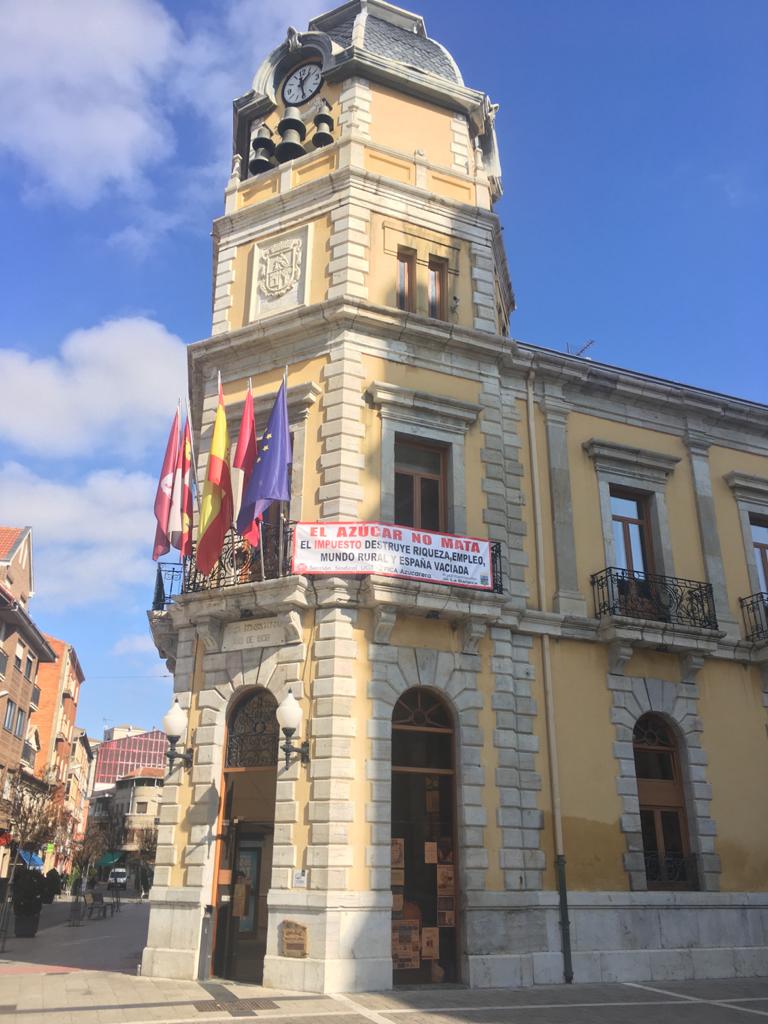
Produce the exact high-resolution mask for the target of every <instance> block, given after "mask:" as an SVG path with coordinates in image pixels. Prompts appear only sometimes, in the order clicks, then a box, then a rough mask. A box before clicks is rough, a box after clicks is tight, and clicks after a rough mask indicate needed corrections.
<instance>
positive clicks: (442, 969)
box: [392, 687, 458, 984]
mask: <svg viewBox="0 0 768 1024" xmlns="http://www.w3.org/2000/svg"><path fill="white" fill-rule="evenodd" d="M455 807H456V785H455V777H454V746H453V722H452V718H451V713H450V711H449V710H448V707H447V706H446V704H445V702H444V701H443V699H442V698H441V697H440V696H439V695H438V694H436V693H433V692H432V691H430V690H428V689H425V688H424V687H415V688H414V689H412V690H407V691H406V692H405V693H404V694H403V695H402V697H401V698H400V700H399V701H398V702H397V704H396V705H395V708H394V711H393V713H392V966H393V969H394V978H393V980H394V982H395V984H414V983H423V982H438V981H456V980H457V976H458V957H457V940H456V915H457V902H458V899H457V889H456V883H457V865H456V835H455Z"/></svg>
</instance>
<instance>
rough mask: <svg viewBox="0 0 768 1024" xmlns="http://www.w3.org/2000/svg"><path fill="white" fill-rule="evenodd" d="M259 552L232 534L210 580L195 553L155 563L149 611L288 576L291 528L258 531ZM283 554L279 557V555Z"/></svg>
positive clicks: (497, 550) (496, 564)
mask: <svg viewBox="0 0 768 1024" xmlns="http://www.w3.org/2000/svg"><path fill="white" fill-rule="evenodd" d="M261 532H262V542H261V550H259V549H258V548H253V547H251V545H250V544H248V542H247V541H245V540H243V538H242V537H240V536H239V534H237V533H236V532H235V531H234V530H230V531H229V532H228V533H227V536H226V537H225V539H224V549H223V551H222V555H221V558H220V559H219V561H218V563H217V564H216V565H215V566H214V568H213V571H212V572H211V574H210V575H209V576H203V574H202V573H200V572H198V571H197V564H196V561H195V552H194V551H193V552H192V555H191V556H190V557H189V558H185V559H184V561H183V562H181V563H177V564H174V563H172V562H158V565H157V575H156V577H155V591H154V595H153V598H152V610H153V611H163V609H164V608H166V607H167V606H168V605H169V604H170V603H171V601H172V600H173V598H174V597H175V596H176V595H177V594H195V593H201V592H203V591H206V590H220V589H221V588H222V587H234V586H238V585H239V584H241V583H262V582H263V581H264V580H274V579H279V578H280V577H281V576H290V575H291V573H292V568H291V555H292V551H293V527H292V525H291V524H286V526H284V528H283V531H282V536H281V533H280V529H279V527H277V526H274V525H272V524H270V523H263V524H262V527H261ZM490 551H491V567H492V570H493V583H494V586H493V590H494V592H495V593H497V594H501V593H503V583H502V573H501V544H500V543H499V542H498V541H496V542H493V543H492V544H491V545H490ZM281 553H282V554H281Z"/></svg>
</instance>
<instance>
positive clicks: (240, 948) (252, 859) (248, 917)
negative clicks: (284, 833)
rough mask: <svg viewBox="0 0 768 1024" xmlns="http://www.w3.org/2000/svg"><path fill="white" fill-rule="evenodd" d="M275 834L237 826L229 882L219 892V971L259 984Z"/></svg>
mask: <svg viewBox="0 0 768 1024" xmlns="http://www.w3.org/2000/svg"><path fill="white" fill-rule="evenodd" d="M271 860H272V836H271V835H266V834H265V833H264V832H261V831H259V832H255V831H253V830H252V829H249V828H248V827H247V825H246V826H245V827H243V826H240V827H238V830H237V834H236V836H235V841H234V843H233V844H232V867H231V868H226V869H224V871H225V875H226V877H227V878H228V879H229V880H230V884H229V885H228V886H226V887H222V888H221V891H220V902H219V918H218V930H219V933H220V935H221V933H223V936H222V937H223V938H224V943H223V949H221V946H219V948H220V949H221V954H222V955H221V956H220V963H219V965H218V972H217V973H219V974H220V975H221V976H222V977H225V978H231V979H232V980H233V981H249V982H253V983H256V984H260V983H261V980H262V974H263V971H264V955H265V953H266V949H267V891H268V889H269V873H270V868H271Z"/></svg>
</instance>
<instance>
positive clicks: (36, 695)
mask: <svg viewBox="0 0 768 1024" xmlns="http://www.w3.org/2000/svg"><path fill="white" fill-rule="evenodd" d="M39 707H40V687H39V686H33V687H32V696H31V697H30V699H29V710H30V711H37V710H38V709H39Z"/></svg>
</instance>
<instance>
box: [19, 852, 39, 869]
mask: <svg viewBox="0 0 768 1024" xmlns="http://www.w3.org/2000/svg"><path fill="white" fill-rule="evenodd" d="M19 853H20V854H21V859H22V860H23V861H24V863H25V864H26V865H27V867H30V868H41V867H42V866H43V859H42V857H38V856H37V854H36V853H28V852H27V850H19Z"/></svg>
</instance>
